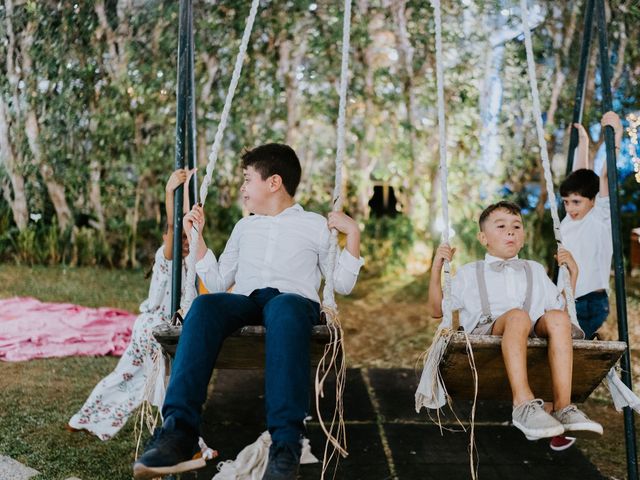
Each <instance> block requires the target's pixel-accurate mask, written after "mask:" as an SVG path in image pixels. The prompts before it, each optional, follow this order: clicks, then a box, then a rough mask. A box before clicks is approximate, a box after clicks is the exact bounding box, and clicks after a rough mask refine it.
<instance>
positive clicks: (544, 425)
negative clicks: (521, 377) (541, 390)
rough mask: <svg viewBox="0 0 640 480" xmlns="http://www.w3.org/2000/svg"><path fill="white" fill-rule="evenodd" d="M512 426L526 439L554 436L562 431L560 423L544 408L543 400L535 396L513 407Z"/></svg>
mask: <svg viewBox="0 0 640 480" xmlns="http://www.w3.org/2000/svg"><path fill="white" fill-rule="evenodd" d="M511 416H512V419H513V426H514V427H516V428H517V429H519V430H520V431H521V432H522V433H524V435H525V436H526V437H527V440H539V439H541V438H549V437H555V436H557V435H562V434H563V433H564V427H563V426H562V423H560V422H559V421H558V420H556V419H555V418H553V417H552V416H551V415H549V414H548V413H547V412H545V410H544V401H543V400H541V399H539V398H535V399H533V400H529V401H528V402H524V403H521V404H520V405H518V406H516V407H513V413H512V414H511Z"/></svg>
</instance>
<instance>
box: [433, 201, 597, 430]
mask: <svg viewBox="0 0 640 480" xmlns="http://www.w3.org/2000/svg"><path fill="white" fill-rule="evenodd" d="M479 224H480V232H479V233H478V240H479V241H480V243H482V245H484V247H485V248H486V249H487V254H486V255H485V259H484V261H480V262H473V263H469V264H466V265H463V266H462V267H460V268H459V269H458V271H457V273H456V275H455V277H454V278H453V281H452V286H451V296H452V298H451V304H452V309H453V310H459V313H460V315H459V319H460V326H461V327H462V328H463V329H464V330H465V331H466V332H468V333H470V334H472V335H500V336H502V357H503V359H504V364H505V369H506V371H507V376H508V379H509V385H510V386H511V392H512V396H513V413H512V419H513V424H514V426H515V427H517V428H518V429H519V430H521V431H522V432H523V433H524V434H525V436H526V437H527V438H528V439H529V440H538V439H541V438H549V437H553V436H556V435H561V434H562V433H564V432H569V431H571V432H573V433H576V434H577V433H581V434H587V435H588V434H595V435H598V434H602V426H601V425H600V424H598V423H596V422H594V421H592V420H590V419H589V418H588V417H587V416H586V415H585V414H584V413H583V412H581V411H580V410H579V409H578V408H577V407H576V406H575V405H572V404H571V374H572V367H573V349H572V336H576V337H579V338H580V337H582V336H583V333H582V331H581V330H580V329H579V328H578V327H577V326H574V325H572V323H571V321H570V319H569V316H568V315H567V313H566V312H565V311H564V310H563V307H564V299H563V297H562V294H561V292H560V291H559V289H558V288H557V287H556V286H555V285H554V284H553V282H551V280H549V278H548V277H547V274H546V272H545V270H544V267H543V266H542V265H540V264H539V263H537V262H534V261H531V260H520V259H518V252H519V251H520V249H521V248H522V247H523V245H524V225H523V222H522V216H521V214H520V208H519V207H518V206H517V205H515V204H513V203H511V202H505V201H503V202H498V203H495V204H493V205H490V206H489V207H487V208H486V209H485V210H484V211H483V212H482V214H481V215H480V220H479ZM454 252H455V249H452V248H451V247H450V246H449V245H447V244H442V245H440V246H439V247H438V250H437V251H436V255H435V257H434V260H433V266H432V269H431V278H430V281H429V306H430V308H431V311H432V313H433V315H434V316H435V317H439V316H442V285H441V270H442V266H443V264H444V261H445V260H449V261H451V260H452V259H453V254H454ZM557 257H558V262H559V263H560V264H566V265H567V267H568V269H569V272H570V275H571V282H572V284H573V285H574V286H575V282H576V278H577V275H578V268H577V265H576V263H575V261H574V260H573V257H572V256H571V254H570V253H569V252H568V251H567V250H565V249H562V248H561V249H559V250H558V255H557ZM530 336H537V337H542V338H547V339H548V342H549V364H550V370H551V381H552V384H553V392H554V398H553V412H552V413H551V414H549V413H547V412H546V411H545V409H544V402H543V400H541V399H537V398H535V395H534V393H533V392H532V391H531V388H530V386H529V381H528V378H527V338H528V337H530Z"/></svg>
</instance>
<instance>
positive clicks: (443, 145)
mask: <svg viewBox="0 0 640 480" xmlns="http://www.w3.org/2000/svg"><path fill="white" fill-rule="evenodd" d="M431 6H432V7H433V11H434V14H435V23H436V83H437V90H438V135H439V139H438V140H439V144H440V166H439V170H440V196H441V200H442V221H443V224H444V228H443V230H442V242H443V243H449V200H448V198H449V193H448V190H447V178H448V176H449V170H448V168H447V131H446V123H445V106H444V68H443V65H442V64H443V62H442V11H441V6H440V0H431ZM443 270H444V286H443V289H442V293H443V301H444V309H443V312H442V314H443V315H442V323H441V328H451V326H452V325H453V313H452V310H451V265H450V264H449V261H448V260H447V261H445V263H444V268H443Z"/></svg>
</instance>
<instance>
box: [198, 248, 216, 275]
mask: <svg viewBox="0 0 640 480" xmlns="http://www.w3.org/2000/svg"><path fill="white" fill-rule="evenodd" d="M215 264H216V257H215V255H214V254H213V252H212V251H211V249H209V248H208V249H207V253H205V254H204V257H202V258H201V259H200V260H198V261H197V262H196V273H207V272H208V271H209V270H210V269H211V267H213V266H214V265H215Z"/></svg>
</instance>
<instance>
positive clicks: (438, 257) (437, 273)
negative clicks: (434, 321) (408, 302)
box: [428, 243, 456, 318]
mask: <svg viewBox="0 0 640 480" xmlns="http://www.w3.org/2000/svg"><path fill="white" fill-rule="evenodd" d="M455 252H456V249H455V248H451V247H450V246H449V245H447V244H446V243H443V244H442V245H440V246H439V247H438V249H437V250H436V254H435V255H434V257H433V262H432V263H431V276H430V277H429V300H428V305H429V308H430V310H431V316H432V317H433V318H441V317H442V315H443V312H442V267H443V266H444V261H445V260H448V261H449V262H450V261H451V260H453V255H454V254H455Z"/></svg>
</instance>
